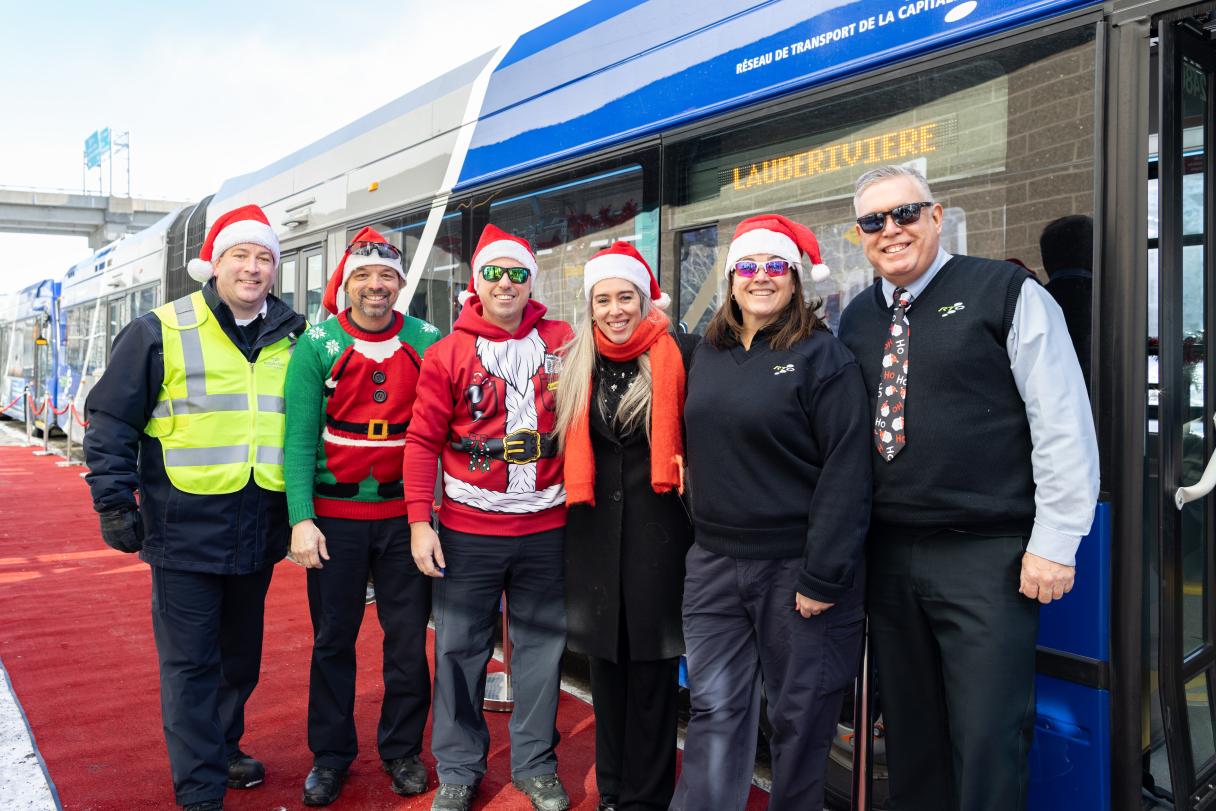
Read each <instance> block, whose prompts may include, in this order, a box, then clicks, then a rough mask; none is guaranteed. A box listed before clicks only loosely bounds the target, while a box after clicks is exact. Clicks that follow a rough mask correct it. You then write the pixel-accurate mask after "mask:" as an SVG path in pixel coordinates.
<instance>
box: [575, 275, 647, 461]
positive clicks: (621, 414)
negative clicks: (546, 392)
mask: <svg viewBox="0 0 1216 811" xmlns="http://www.w3.org/2000/svg"><path fill="white" fill-rule="evenodd" d="M633 289H634V290H636V291H637V294H638V300H639V301H641V302H642V318H645V317H646V316H647V314H649V313H650V308H651V307H652V306H653V305H652V303H651V301H650V296H648V295H646V294H645V293H643V292H642V291H641V290H640V289H639V288H638V286H637V285H633ZM559 351H560V352H561V354H562V376H561V380H560V381H559V382H558V384H557V419H556V421H555V423H554V428H553V430H554V431H555V432H557V435H558V447H559V448H561V449H563V450H564V449H565V447H566V432H567V431H568V430H569V428H570V425H571V424H572V423H574V421H575V420H577V419H579V418H580V417H581V416H582V415H583V414H584V413H585V412H587V407H588V405H590V403H591V389H592V382H591V378H592V376H593V375H594V374H595V372H596V369H597V368H598V367H599V357H600V353H599V351H598V350H597V349H596V348H595V320H594V319H593V318H592V316H591V299H590V298H588V299H587V306H586V307H585V308H584V310H583V316H582V318H580V319H579V322H578V326H577V327H576V328H575V331H574V337H573V338H571V339H570V342H569V343H567V344H566V345H565V346H563V347H562V348H561V349H560V350H559ZM596 405H597V406H598V407H599V408H600V409H601V412H600V413H601V415H602V416H603V417H604V418H605V419H606V420H607V419H608V417H609V415H608V414H605V413H604V412H603V410H602V409H603V407H604V403H603V401H602V400H601V401H600V402H599V403H597V404H596ZM613 421H614V422H615V424H616V425H617V426H618V427H619V428H620V430H621V433H622V434H627V433H630V432H631V431H633V430H635V429H636V428H638V427H639V426H640V427H641V428H642V429H643V430H644V431H645V432H646V439H647V440H648V441H649V439H650V353H649V352H643V353H642V354H641V355H639V356H638V373H637V376H636V377H634V379H633V382H631V383H630V384H629V389H628V390H627V391H626V392H625V395H624V396H623V397H622V398H621V404H620V406H619V407H618V408H617V411H616V416H615V418H614V420H613Z"/></svg>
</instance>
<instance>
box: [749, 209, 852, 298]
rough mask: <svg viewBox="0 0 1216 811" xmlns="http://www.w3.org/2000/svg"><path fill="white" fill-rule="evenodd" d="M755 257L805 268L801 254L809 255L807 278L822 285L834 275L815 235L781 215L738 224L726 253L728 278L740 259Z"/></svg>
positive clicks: (758, 217) (757, 216)
mask: <svg viewBox="0 0 1216 811" xmlns="http://www.w3.org/2000/svg"><path fill="white" fill-rule="evenodd" d="M755 254H770V255H772V256H776V257H779V258H781V259H784V260H785V261H787V262H789V263H791V264H796V265H798V266H799V267H802V266H803V263H802V255H803V254H806V256H807V258H808V259H810V260H811V266H810V268H809V273H808V275H809V276H810V279H811V281H813V282H822V281H824V280H825V279H827V277H828V275H829V274H830V273H831V271H830V270H829V269H828V266H827V265H825V264H824V263H823V257H822V256H821V255H820V253H819V240H818V239H816V238H815V233H814V232H813V231H812V230H811V229H810V228H807V227H806V226H805V225H803V224H801V223H797V222H794V221H793V220H791V219H790V218H789V217H783V216H781V215H780V214H758V215H756V216H755V217H748V218H747V219H746V220H744V221H743V222H741V223H739V225H738V226H737V227H736V228H735V235H734V238H733V239H732V240H731V243H730V248H729V249H727V252H726V268H725V273H726V275H727V276H729V275H730V272H731V269H732V268H733V267H734V266H735V263H736V262H738V261H739V260H740V259H742V258H743V257H745V256H754V255H755ZM804 272H805V271H804Z"/></svg>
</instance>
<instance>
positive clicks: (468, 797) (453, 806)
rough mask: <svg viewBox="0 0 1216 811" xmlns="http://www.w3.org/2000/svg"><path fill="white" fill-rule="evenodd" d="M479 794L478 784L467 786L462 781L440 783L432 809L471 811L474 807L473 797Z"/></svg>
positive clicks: (439, 810) (432, 810)
mask: <svg viewBox="0 0 1216 811" xmlns="http://www.w3.org/2000/svg"><path fill="white" fill-rule="evenodd" d="M475 796H477V786H465V785H461V784H460V783H440V784H439V790H438V791H436V792H435V799H434V800H433V801H432V802H431V811H469V809H470V808H472V807H473V798H474V797H475Z"/></svg>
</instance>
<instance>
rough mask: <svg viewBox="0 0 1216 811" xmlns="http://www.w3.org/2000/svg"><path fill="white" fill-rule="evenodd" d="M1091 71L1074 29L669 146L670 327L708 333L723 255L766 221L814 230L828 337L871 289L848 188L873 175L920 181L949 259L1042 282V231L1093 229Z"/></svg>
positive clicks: (1085, 34)
mask: <svg viewBox="0 0 1216 811" xmlns="http://www.w3.org/2000/svg"><path fill="white" fill-rule="evenodd" d="M1094 64H1095V58H1094V32H1093V29H1092V28H1088V27H1084V28H1079V29H1076V30H1073V31H1069V32H1064V33H1061V34H1057V35H1055V36H1051V37H1044V38H1042V39H1039V40H1035V41H1034V42H1031V43H1026V44H1023V45H1019V46H1017V47H1016V48H1008V49H1005V50H1000V51H996V52H989V53H986V54H984V55H982V56H979V57H976V58H973V59H970V60H967V61H963V62H959V63H956V64H953V65H945V66H938V67H932V68H928V69H926V70H924V71H923V72H921V73H917V74H912V75H902V74H901V75H899V76H884V77H883V78H882V79H881V80H880V81H877V82H875V83H873V84H872V85H871V86H867V87H862V88H849V89H848V90H847V91H846V92H843V93H840V94H837V95H835V96H831V97H828V98H826V99H824V100H822V101H819V102H817V103H812V104H811V105H809V106H803V107H801V108H800V109H796V110H792V111H790V112H788V113H773V112H771V111H769V112H766V113H765V118H764V119H763V120H762V121H761V122H756V121H749V122H744V123H739V124H733V125H732V126H731V128H730V129H727V130H724V131H720V132H717V133H713V134H710V135H707V136H702V137H698V138H694V139H690V140H688V141H685V142H683V143H679V144H676V145H674V146H672V147H671V148H669V149H668V150H667V151H666V152H665V156H664V165H665V166H666V167H667V172H668V176H667V182H666V183H665V188H666V189H668V192H667V193H668V195H669V198H670V199H668V200H667V201H665V202H666V203H667V205H666V206H665V207H664V216H665V217H666V223H665V228H664V245H663V255H664V256H665V257H672V259H673V260H674V261H675V262H676V264H678V265H679V267H680V273H681V277H680V283H679V294H680V297H679V301H678V303H677V305H678V308H679V309H678V312H679V317H680V319H681V320H682V321H684V322H686V323H687V324H688V325H689V328H690V329H694V328H695V329H698V330H703V329H704V327H705V325H706V324H707V323H708V318H709V316H710V315H712V313H713V311H714V308H715V307H716V306H717V304H718V302H719V300H720V298H719V288H720V287H721V286H722V284H723V279H722V268H721V262H722V259H723V257H722V256H721V250H720V248H721V247H723V246H726V245H728V244H729V243H730V239H731V236H732V234H733V232H734V228H735V226H736V225H737V224H738V223H739V221H740V220H743V219H745V218H746V217H749V216H751V215H754V214H759V213H763V212H766V211H775V212H779V213H782V214H785V215H787V216H789V217H791V218H793V219H795V220H798V221H800V222H803V223H806V224H807V225H810V226H811V228H812V229H814V231H815V234H816V236H817V237H818V239H819V244H820V248H821V250H822V253H823V258H824V261H825V262H826V263H827V265H828V266H829V267H830V268H831V270H832V273H831V276H830V277H829V278H828V280H827V281H825V282H822V283H820V284H819V285H817V287H816V294H817V295H819V296H820V297H822V298H823V301H824V314H825V317H826V319H827V322H828V324H829V326H831V327H832V328H833V329H835V328H836V326H837V324H838V322H839V317H840V312H841V311H842V310H843V308H844V306H845V305H846V304H847V303H848V302H849V300H851V299H852V297H853V296H855V295H857V294H858V293H859V292H860V291H861V290H863V289H864V288H866V287H867V286H868V285H869V284H870V282H871V281H872V279H873V271H872V270H871V268H870V265H869V263H868V262H867V261H866V259H865V256H864V254H863V253H862V250H861V247H860V242H859V239H858V237H857V234H856V231H855V228H854V220H855V218H856V216H857V215H856V213H855V212H854V211H853V201H852V195H853V183H854V181H855V180H856V179H857V178H858V177H859V176H860V175H861V174H862V173H863V172H865V171H867V170H869V169H873V168H875V167H878V166H881V165H884V164H910V165H913V166H915V167H917V168H918V169H920V170H921V172H922V173H923V174H925V176H926V177H927V178H928V180H929V183H930V187H931V189H932V191H933V194H934V195H935V196H936V198H937V201H938V202H940V203H941V204H942V205H943V206H944V207H945V209H946V216H945V224H944V227H943V231H942V245H943V247H944V248H945V249H946V250H947V251H950V252H952V253H969V254H974V255H976V256H984V257H989V258H993V259H1016V260H1017V261H1018V262H1020V263H1022V264H1024V265H1026V266H1027V267H1028V268H1030V269H1031V270H1032V271H1034V272H1035V273H1036V275H1038V276H1039V278H1040V280H1041V281H1044V282H1046V281H1047V280H1048V274H1047V273H1046V272H1045V270H1044V261H1043V258H1042V257H1041V256H1040V247H1039V241H1040V236H1041V234H1042V233H1043V231H1044V229H1045V228H1046V227H1047V226H1048V225H1049V224H1051V223H1053V222H1055V221H1057V220H1059V219H1060V218H1062V217H1068V216H1072V215H1082V216H1085V217H1088V216H1091V215H1092V213H1093V204H1094V203H1093V201H1094V113H1093V110H1094V84H1095V75H1094ZM707 229H710V230H713V231H716V234H711V233H709V231H708V230H707ZM1062 261H1064V260H1062ZM1069 261H1071V260H1069ZM708 267H716V268H717V270H716V271H714V272H709V270H708V269H707V268H708ZM707 286H708V288H707ZM1086 343H1087V342H1086ZM1087 345H1088V344H1087ZM1086 351H1088V350H1086Z"/></svg>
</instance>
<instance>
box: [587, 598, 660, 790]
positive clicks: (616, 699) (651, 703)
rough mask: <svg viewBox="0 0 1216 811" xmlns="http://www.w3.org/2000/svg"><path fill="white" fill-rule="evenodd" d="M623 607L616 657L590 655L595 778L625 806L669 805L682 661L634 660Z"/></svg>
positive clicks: (598, 784)
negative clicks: (615, 658)
mask: <svg viewBox="0 0 1216 811" xmlns="http://www.w3.org/2000/svg"><path fill="white" fill-rule="evenodd" d="M625 626H626V623H625V621H624V612H623V611H622V612H621V629H620V635H619V637H618V638H619V639H620V640H621V641H620V649H619V651H618V652H617V660H616V661H615V662H612V661H609V660H608V659H600V658H599V657H596V656H589V657H587V658H588V661H589V663H590V665H591V702H592V706H593V707H594V709H595V782H596V786H597V787H598V788H599V792H600V797H612V798H615V799H616V801H617V807H618V808H620V809H622V811H624V809H631V810H632V809H644V808H657V809H665V808H667V806H668V805H669V804H670V803H671V796H672V794H673V793H674V792H675V788H676V715H677V712H678V709H679V692H678V690H679V686H678V679H679V668H680V660H679V658H675V659H658V660H655V661H634V660H633V659H631V658H630V656H629V636H628V631H627V629H626V627H625Z"/></svg>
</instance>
